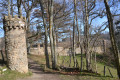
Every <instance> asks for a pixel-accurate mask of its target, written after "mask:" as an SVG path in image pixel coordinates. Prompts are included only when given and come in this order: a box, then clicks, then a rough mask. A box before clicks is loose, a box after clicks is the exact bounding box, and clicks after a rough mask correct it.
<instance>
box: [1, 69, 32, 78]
mask: <svg viewBox="0 0 120 80" xmlns="http://www.w3.org/2000/svg"><path fill="white" fill-rule="evenodd" d="M30 75H32V73H31V72H29V73H27V74H22V73H19V72H16V71H11V70H7V71H5V72H4V73H3V74H0V80H16V79H18V78H24V77H27V76H30Z"/></svg>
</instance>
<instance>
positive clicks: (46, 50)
mask: <svg viewBox="0 0 120 80" xmlns="http://www.w3.org/2000/svg"><path fill="white" fill-rule="evenodd" d="M39 3H40V7H41V11H42V18H43V25H44V28H45V57H46V66H47V67H48V68H50V64H49V55H48V49H47V47H48V38H47V37H48V32H47V26H46V24H47V23H46V19H45V11H44V7H43V3H42V0H39Z"/></svg>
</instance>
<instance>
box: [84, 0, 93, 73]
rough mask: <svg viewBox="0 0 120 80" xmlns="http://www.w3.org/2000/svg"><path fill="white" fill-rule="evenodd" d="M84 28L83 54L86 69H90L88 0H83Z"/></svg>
mask: <svg viewBox="0 0 120 80" xmlns="http://www.w3.org/2000/svg"><path fill="white" fill-rule="evenodd" d="M85 13H86V16H85V29H84V32H85V33H84V37H85V55H86V69H87V70H88V71H90V70H91V68H90V54H89V37H88V35H89V26H88V20H89V19H88V17H89V16H88V0H85Z"/></svg>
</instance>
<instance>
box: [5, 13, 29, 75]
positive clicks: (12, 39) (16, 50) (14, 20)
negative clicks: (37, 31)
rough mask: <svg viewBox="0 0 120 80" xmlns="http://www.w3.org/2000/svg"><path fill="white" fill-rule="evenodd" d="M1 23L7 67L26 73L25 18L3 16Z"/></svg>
mask: <svg viewBox="0 0 120 80" xmlns="http://www.w3.org/2000/svg"><path fill="white" fill-rule="evenodd" d="M3 24H4V26H3V27H4V32H5V51H6V55H7V63H8V67H9V68H10V69H11V70H16V71H18V72H21V73H27V72H28V60H27V49H26V18H24V17H20V18H18V16H14V17H12V16H11V15H10V16H5V17H4V19H3Z"/></svg>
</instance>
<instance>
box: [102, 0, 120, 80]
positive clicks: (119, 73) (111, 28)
mask: <svg viewBox="0 0 120 80" xmlns="http://www.w3.org/2000/svg"><path fill="white" fill-rule="evenodd" d="M104 4H105V7H106V13H107V18H108V24H109V34H110V40H111V45H112V49H113V53H114V59H115V63H116V68H117V74H118V77H119V79H120V64H119V57H118V54H119V52H118V48H117V45H116V40H115V35H114V27H113V19H112V14H111V12H110V8H109V5H108V3H107V0H104Z"/></svg>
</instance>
